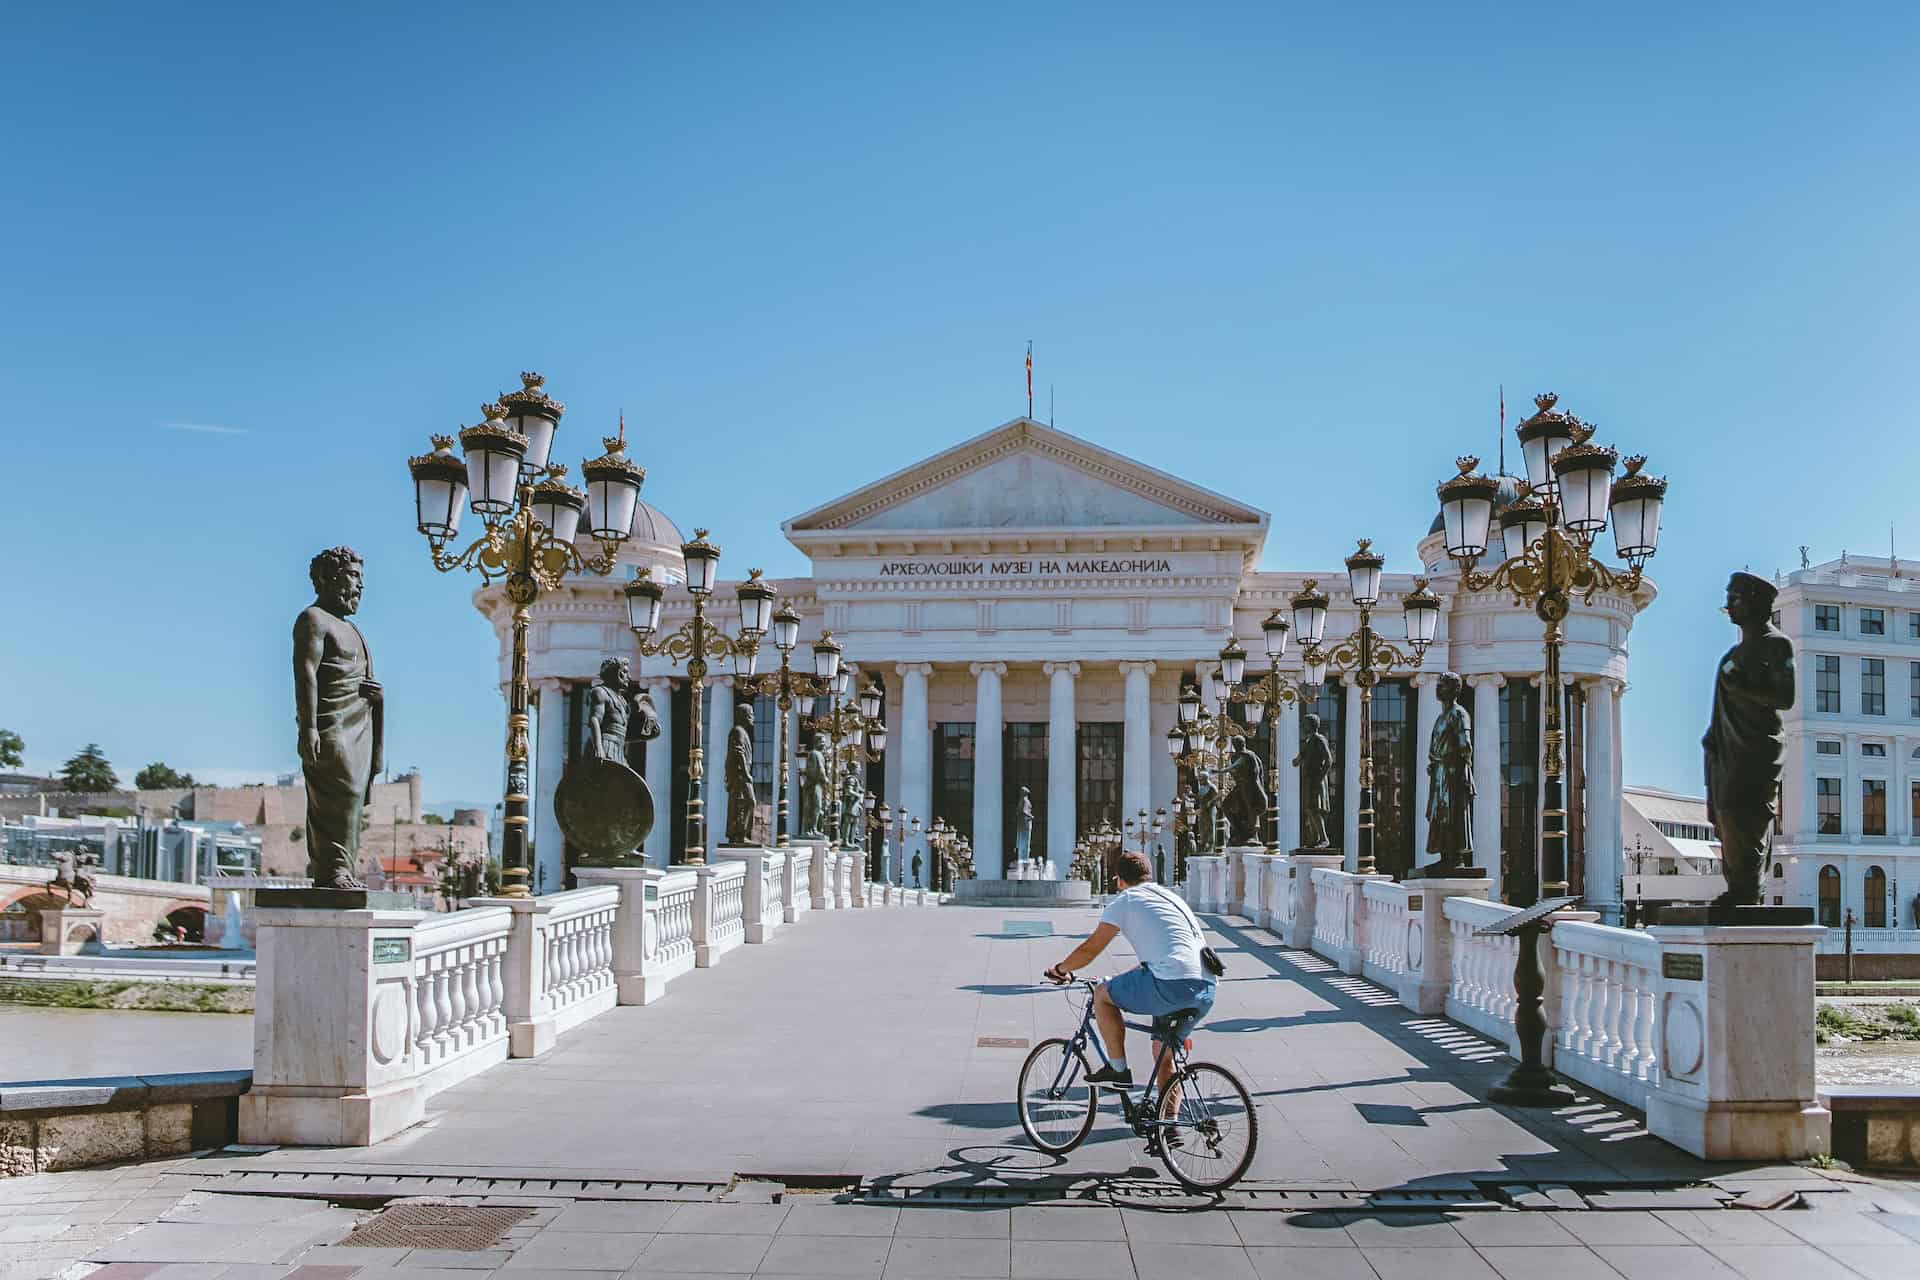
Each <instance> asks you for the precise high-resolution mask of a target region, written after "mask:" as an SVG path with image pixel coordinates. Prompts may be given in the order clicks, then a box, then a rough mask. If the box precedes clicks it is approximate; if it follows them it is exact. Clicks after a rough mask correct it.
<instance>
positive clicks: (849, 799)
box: [840, 769, 867, 849]
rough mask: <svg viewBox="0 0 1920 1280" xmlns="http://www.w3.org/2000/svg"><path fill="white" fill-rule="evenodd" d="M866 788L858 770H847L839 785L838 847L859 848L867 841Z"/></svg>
mask: <svg viewBox="0 0 1920 1280" xmlns="http://www.w3.org/2000/svg"><path fill="white" fill-rule="evenodd" d="M866 795H867V793H866V789H865V788H864V787H863V786H862V785H861V783H860V774H859V771H858V770H854V769H849V770H847V776H846V780H845V781H844V782H843V783H842V785H841V787H840V847H841V848H842V849H859V848H862V847H864V846H865V845H866V842H867V805H866Z"/></svg>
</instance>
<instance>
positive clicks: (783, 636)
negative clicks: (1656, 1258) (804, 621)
mask: <svg viewBox="0 0 1920 1280" xmlns="http://www.w3.org/2000/svg"><path fill="white" fill-rule="evenodd" d="M799 642H800V615H799V613H798V612H796V611H795V609H794V607H793V606H792V605H790V604H783V605H781V606H780V611H779V612H778V613H776V614H774V615H773V647H774V648H776V649H778V650H779V651H780V652H782V653H792V652H793V646H794V645H796V644H798V643H799Z"/></svg>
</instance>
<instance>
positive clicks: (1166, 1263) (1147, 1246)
mask: <svg viewBox="0 0 1920 1280" xmlns="http://www.w3.org/2000/svg"><path fill="white" fill-rule="evenodd" d="M1287 1252H1288V1253H1292V1252H1293V1251H1292V1250H1291V1249H1289V1250H1288V1251H1287ZM1133 1266H1134V1270H1135V1272H1136V1273H1137V1274H1138V1276H1139V1280H1259V1273H1258V1272H1256V1271H1255V1270H1254V1269H1253V1259H1252V1258H1250V1257H1249V1256H1248V1255H1247V1251H1246V1250H1245V1249H1243V1248H1241V1247H1240V1246H1238V1245H1218V1244H1177V1243H1172V1242H1157V1241H1142V1242H1135V1244H1134V1246H1133Z"/></svg>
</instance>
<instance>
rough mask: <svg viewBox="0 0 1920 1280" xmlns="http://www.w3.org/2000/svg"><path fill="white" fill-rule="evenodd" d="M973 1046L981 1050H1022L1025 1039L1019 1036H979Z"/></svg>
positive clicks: (1025, 1043) (1025, 1044)
mask: <svg viewBox="0 0 1920 1280" xmlns="http://www.w3.org/2000/svg"><path fill="white" fill-rule="evenodd" d="M974 1044H975V1045H977V1046H978V1047H979V1048H982V1049H1024V1048H1026V1047H1027V1042H1026V1040H1025V1039H1023V1038H1021V1037H1019V1036H981V1037H980V1038H979V1039H978V1040H976V1041H974Z"/></svg>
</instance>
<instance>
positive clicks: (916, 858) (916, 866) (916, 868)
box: [913, 853, 920, 889]
mask: <svg viewBox="0 0 1920 1280" xmlns="http://www.w3.org/2000/svg"><path fill="white" fill-rule="evenodd" d="M913 887H914V888H916V889H918V888H919V887H920V855H919V854H917V853H916V854H914V855H913Z"/></svg>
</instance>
